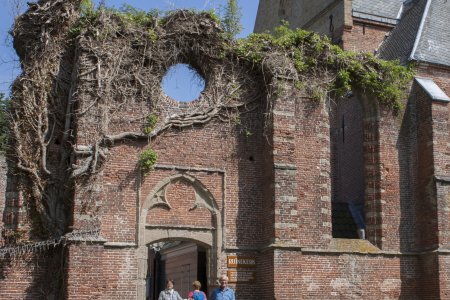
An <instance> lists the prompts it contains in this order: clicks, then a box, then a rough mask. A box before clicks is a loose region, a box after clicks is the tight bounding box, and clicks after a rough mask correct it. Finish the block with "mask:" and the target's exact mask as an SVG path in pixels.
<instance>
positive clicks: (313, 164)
mask: <svg viewBox="0 0 450 300" xmlns="http://www.w3.org/2000/svg"><path fill="white" fill-rule="evenodd" d="M346 2H348V1H346ZM342 11H344V10H342ZM345 11H346V13H348V12H349V10H348V9H347V10H345ZM344 17H345V20H348V18H349V16H344ZM342 19H344V18H342ZM350 19H351V16H350ZM346 22H347V21H346ZM345 25H346V26H345V27H344V26H343V28H344V34H343V45H344V48H345V49H351V50H353V49H355V50H361V51H369V50H373V49H375V48H376V47H377V44H379V43H380V42H381V40H382V36H383V35H384V34H385V32H387V31H388V29H387V28H389V26H381V27H376V26H375V25H376V24H372V23H370V24H362V23H358V22H356V21H355V23H353V24H345ZM352 26H353V27H352ZM362 40H364V41H365V42H364V43H362V42H361V41H362ZM119 42H120V41H118V43H119ZM79 55H80V61H83V60H88V59H89V53H81V54H79ZM82 67H83V65H82V63H80V68H82ZM419 67H420V68H419V73H420V75H422V76H426V75H427V77H433V78H435V80H436V82H438V84H439V86H440V87H441V88H442V89H443V90H444V91H447V93H448V91H449V90H450V80H449V79H450V75H448V74H450V72H448V69H445V68H439V69H432V68H431V67H429V66H423V65H422V66H419ZM249 73H250V74H253V73H251V72H249ZM259 80H261V79H260V78H257V77H255V78H254V81H255V82H256V85H258V84H259V85H260V86H263V84H262V82H259ZM283 84H284V86H283V89H282V92H281V93H279V94H277V95H276V97H275V96H273V95H272V97H273V98H274V99H273V107H272V111H270V113H271V114H272V118H266V113H267V112H266V111H265V108H266V103H265V102H264V101H265V100H263V99H264V97H263V99H262V100H261V102H260V103H259V104H258V105H257V107H256V108H255V109H254V110H252V111H251V112H248V113H244V114H242V115H241V117H240V119H239V121H237V120H236V121H230V122H220V121H217V120H213V121H210V122H209V123H207V124H204V125H201V126H200V125H195V126H190V127H188V128H184V129H183V130H176V129H171V130H168V131H167V132H166V133H164V134H163V135H161V136H158V137H157V138H156V139H154V140H152V141H151V142H150V143H151V146H152V149H154V150H155V151H156V152H157V153H158V161H157V165H156V166H155V167H154V169H153V170H151V171H150V172H148V173H144V172H142V171H141V170H140V168H139V166H138V157H139V154H140V153H141V152H142V151H143V150H144V149H145V148H146V147H147V146H148V142H147V141H142V140H140V141H136V140H134V139H129V140H126V141H122V142H119V143H116V144H114V145H113V146H112V147H111V148H110V151H109V154H108V159H107V161H106V162H105V163H104V166H103V168H102V169H101V171H100V172H98V173H97V174H96V175H95V176H94V179H93V180H92V181H90V182H89V183H88V184H87V183H85V182H83V181H79V182H77V185H76V188H75V191H74V194H75V198H74V201H75V202H74V208H73V224H72V229H74V230H83V229H90V228H99V229H100V237H98V238H96V239H93V240H92V239H91V240H84V239H82V238H81V239H73V240H71V241H70V243H69V244H68V245H67V247H65V248H64V249H65V250H62V249H60V248H58V249H59V250H58V251H60V252H58V251H55V252H56V254H57V255H63V257H64V258H65V262H66V263H65V265H64V266H65V269H64V270H63V272H62V276H64V280H63V284H64V287H65V288H64V290H65V294H64V295H63V296H61V297H62V298H67V299H139V300H141V299H145V276H146V272H147V258H148V257H147V255H148V248H147V246H148V245H149V244H153V243H155V242H160V241H173V240H183V241H190V242H195V243H198V244H199V245H202V246H203V247H205V248H206V249H207V256H208V266H207V273H208V274H207V275H208V276H207V282H206V283H203V284H204V285H205V284H206V285H208V288H209V290H211V288H213V287H214V286H215V280H216V278H217V276H218V275H220V274H222V273H225V272H226V271H228V270H229V268H228V266H227V256H230V255H237V256H251V257H255V258H256V267H255V268H254V269H252V270H254V271H255V274H256V282H239V281H238V282H237V283H236V284H232V286H233V287H234V288H235V289H236V294H237V299H240V300H253V299H255V300H256V299H268V300H272V299H355V298H364V299H398V298H400V299H447V298H449V297H450V275H449V271H448V270H449V269H450V256H449V255H450V224H449V222H450V220H449V218H450V215H449V206H450V187H449V171H450V144H449V141H450V138H449V129H450V105H449V102H445V101H435V100H433V99H432V98H431V97H430V95H429V94H428V93H427V92H426V91H425V90H424V89H423V88H422V86H420V85H419V84H418V83H417V82H416V81H415V82H413V83H412V87H411V93H410V95H409V97H408V99H404V108H403V109H402V110H401V111H400V112H399V113H398V114H396V115H394V114H392V112H391V111H389V110H387V109H385V108H383V107H380V106H378V105H377V101H374V99H373V98H372V97H371V96H370V95H366V94H364V92H363V91H353V95H351V96H349V97H350V99H348V102H347V106H346V104H342V103H341V104H339V103H329V102H327V101H322V102H317V101H313V100H311V98H310V97H308V96H307V95H305V94H304V92H303V91H299V90H298V89H296V88H294V86H293V85H291V83H283ZM77 88H78V93H79V95H81V94H82V93H86V90H87V86H78V87H77ZM221 96H223V97H227V96H229V95H221ZM203 100H204V99H203ZM160 101H161V103H162V105H163V106H164V107H165V109H167V110H168V111H170V110H171V109H173V111H174V112H176V113H180V111H181V112H183V111H189V110H190V109H195V108H196V107H198V106H200V105H204V103H203V102H202V100H199V101H194V102H193V103H191V104H189V105H190V106H188V105H184V104H179V103H176V102H174V101H173V100H171V99H169V98H168V97H162V98H161V99H160ZM88 105H90V103H81V104H80V110H83V108H85V106H88ZM178 106H180V107H178ZM355 107H356V108H355ZM150 112H151V108H150V105H147V104H146V103H143V102H138V101H136V102H135V103H134V104H132V105H130V106H129V107H126V108H125V109H122V110H120V111H117V112H116V114H115V115H114V117H113V118H114V122H112V125H111V128H109V129H110V131H111V132H110V133H111V134H113V133H119V132H122V131H136V130H137V129H140V128H141V127H142V126H143V124H142V121H139V117H140V116H142V115H146V114H148V113H150ZM92 114H93V115H94V113H92ZM342 114H347V115H350V117H351V118H350V119H352V118H353V120H356V121H354V122H353V123H350V125H351V126H356V127H357V126H360V127H359V128H356V129H355V130H354V131H351V130H350V129H349V128H347V129H346V130H349V132H353V133H354V134H355V136H356V135H360V139H359V140H357V141H354V144H351V145H350V146H349V147H350V148H353V147H354V148H357V149H358V151H360V153H359V155H360V158H361V157H362V161H361V163H360V164H361V165H359V166H358V167H359V168H360V170H362V171H361V173H362V175H361V176H363V178H358V180H357V181H358V184H359V185H363V186H362V187H361V190H362V191H363V194H364V195H363V197H364V203H365V217H366V223H367V227H366V233H367V240H357V239H338V238H335V237H333V231H332V226H333V224H332V223H333V221H332V219H333V218H332V214H333V210H332V201H334V200H336V199H337V198H338V197H340V196H342V197H345V196H346V192H345V188H344V189H340V188H338V187H337V186H338V183H339V184H341V183H342V182H344V183H345V185H346V186H351V184H352V181H351V180H349V179H348V178H349V177H350V176H345V174H344V175H342V174H341V175H340V174H339V173H337V171H336V170H337V168H336V162H337V160H338V158H337V156H339V155H341V158H340V159H343V160H349V159H351V158H352V155H348V153H346V154H347V156H346V155H345V153H344V154H343V153H340V152H339V150H338V147H339V145H338V142H337V141H336V137H337V135H336V132H338V131H337V130H338V129H339V127H340V125H341V123H340V116H342ZM93 115H89V114H86V115H83V116H82V117H80V118H79V120H78V122H77V140H76V143H77V145H79V146H85V145H88V144H89V143H90V142H91V141H92V139H93V136H94V135H95V134H94V131H95V128H94V127H95V126H99V124H92V122H91V120H92V116H93ZM124 120H126V121H124ZM136 120H138V121H136ZM266 122H269V123H266ZM358 124H359V125H358ZM350 125H348V126H350ZM352 175H354V174H352ZM11 191H13V190H11ZM13 192H14V193H11V194H10V195H11V196H12V197H13V196H14V197H15V199H19V196H18V193H17V192H16V191H13ZM14 197H13V198H14ZM0 199H1V198H0ZM3 205H4V204H3V203H2V202H1V201H0V208H3ZM6 206H8V205H6ZM18 206H21V205H19V200H17V205H15V207H14V205H12V204H11V208H9V209H8V208H7V209H5V212H8V211H15V212H17V211H18ZM3 216H6V214H4V215H3ZM3 222H5V223H7V221H6V220H5V217H4V218H3ZM0 224H2V223H1V222H0ZM0 228H1V227H0ZM0 245H1V244H0ZM61 248H62V247H61ZM62 251H65V252H62ZM52 254H54V253H53V252H52V251H49V252H44V253H41V254H39V253H38V254H36V255H35V256H32V255H31V256H25V257H24V258H21V259H19V258H14V257H13V258H2V260H1V261H0V299H40V298H42V297H43V294H42V290H43V289H42V288H43V287H45V283H46V281H45V280H42V279H43V278H45V277H46V276H50V275H49V274H52V272H53V271H54V269H52V268H54V265H53V264H52V260H49V259H48V257H49V256H51V255H52ZM56 254H55V255H56ZM53 263H54V262H53ZM44 291H45V289H44ZM59 296H60V295H56V296H55V297H56V298H57V299H61V298H58V297H59ZM183 296H184V295H183Z"/></svg>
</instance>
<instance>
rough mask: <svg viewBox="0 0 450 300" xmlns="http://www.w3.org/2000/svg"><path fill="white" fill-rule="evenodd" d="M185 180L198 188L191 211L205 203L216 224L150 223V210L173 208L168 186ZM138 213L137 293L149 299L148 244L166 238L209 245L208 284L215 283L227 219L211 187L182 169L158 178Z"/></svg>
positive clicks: (203, 205) (142, 297)
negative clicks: (147, 275) (148, 218)
mask: <svg viewBox="0 0 450 300" xmlns="http://www.w3.org/2000/svg"><path fill="white" fill-rule="evenodd" d="M179 181H184V182H187V183H189V184H190V185H191V186H192V188H193V189H194V193H195V201H194V203H193V204H192V207H191V208H190V209H189V211H191V210H194V209H195V208H197V207H203V208H206V209H208V210H209V211H210V213H211V215H212V216H213V219H214V224H215V227H210V228H208V227H195V226H184V225H182V226H167V225H149V224H146V219H147V214H148V212H149V211H150V210H151V209H152V208H153V207H156V206H164V207H167V208H169V209H171V205H170V203H169V201H168V199H167V197H166V191H167V188H168V187H169V186H170V185H171V184H173V183H176V182H179ZM143 199H144V200H143V201H142V206H141V209H140V210H139V217H138V224H137V227H138V237H137V244H138V249H137V258H138V277H137V289H138V290H137V294H138V299H145V284H146V283H145V277H146V274H147V259H148V258H147V255H148V252H147V245H148V244H151V243H155V242H158V241H163V240H166V241H167V240H184V241H192V242H195V243H197V244H201V245H204V246H207V248H208V251H207V253H208V254H207V256H208V258H207V260H208V269H207V278H208V283H207V284H208V285H213V284H214V282H215V279H216V278H217V277H218V276H219V272H218V267H219V265H220V263H219V259H220V254H221V252H222V241H223V237H222V235H223V233H222V228H223V224H222V222H223V220H222V214H221V211H220V209H219V206H218V205H217V202H216V200H215V199H214V196H213V195H212V193H211V192H210V191H209V190H208V188H207V187H206V186H205V185H204V184H203V183H202V182H201V181H200V180H198V179H197V178H195V177H194V176H192V175H189V174H186V173H185V172H180V173H178V174H175V175H172V176H169V177H166V178H165V179H163V180H161V181H160V182H158V183H157V184H156V185H155V187H154V188H153V189H152V190H151V192H150V193H149V194H148V195H146V196H144V198H143Z"/></svg>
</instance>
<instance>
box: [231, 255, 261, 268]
mask: <svg viewBox="0 0 450 300" xmlns="http://www.w3.org/2000/svg"><path fill="white" fill-rule="evenodd" d="M227 265H228V268H254V267H256V257H254V256H237V255H228V256H227Z"/></svg>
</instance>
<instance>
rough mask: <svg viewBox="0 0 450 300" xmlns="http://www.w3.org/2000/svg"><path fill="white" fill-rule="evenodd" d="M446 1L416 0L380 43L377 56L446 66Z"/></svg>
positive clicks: (449, 4) (449, 57)
mask: <svg viewBox="0 0 450 300" xmlns="http://www.w3.org/2000/svg"><path fill="white" fill-rule="evenodd" d="M449 20H450V1H444V0H416V1H414V3H413V6H412V7H411V8H410V9H409V10H408V11H407V12H406V13H405V14H404V16H403V17H402V19H401V21H400V23H399V24H398V25H397V26H396V27H395V28H394V29H393V30H392V31H391V33H390V34H389V36H388V37H387V38H386V40H385V41H384V42H383V43H382V44H381V46H380V48H379V51H378V56H379V57H381V58H384V59H398V60H400V62H401V63H406V62H408V61H411V60H415V61H419V62H427V63H433V64H439V65H444V66H450V25H449V24H448V23H449Z"/></svg>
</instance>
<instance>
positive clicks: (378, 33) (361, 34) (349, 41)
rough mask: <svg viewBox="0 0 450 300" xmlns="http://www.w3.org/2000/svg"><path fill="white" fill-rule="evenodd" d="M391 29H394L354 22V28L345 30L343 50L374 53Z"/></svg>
mask: <svg viewBox="0 0 450 300" xmlns="http://www.w3.org/2000/svg"><path fill="white" fill-rule="evenodd" d="M391 29H392V27H388V26H380V25H379V24H371V23H367V22H361V21H358V20H353V26H352V27H347V28H345V29H344V34H343V37H342V40H343V48H344V50H348V51H354V52H369V53H374V51H375V50H376V49H377V48H378V47H379V46H380V44H381V43H382V42H383V40H384V38H385V36H386V34H387V33H388V32H389V31H391Z"/></svg>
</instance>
